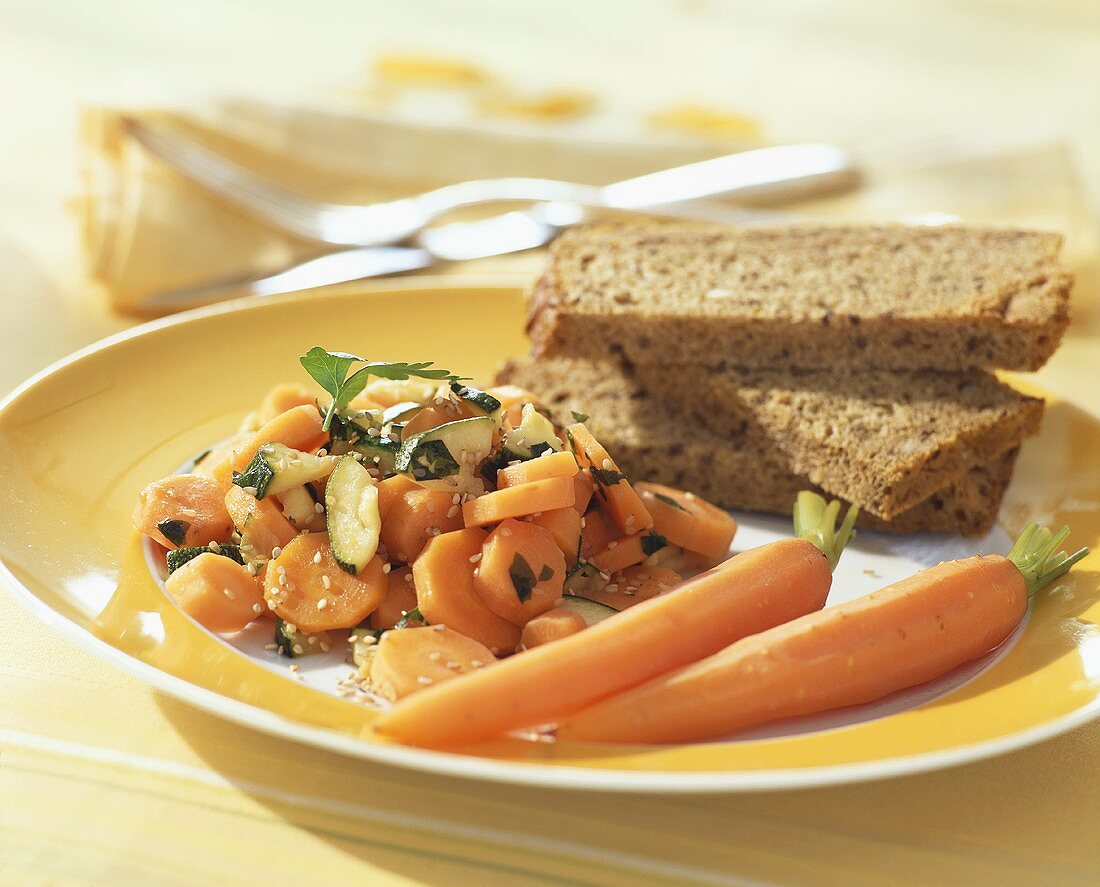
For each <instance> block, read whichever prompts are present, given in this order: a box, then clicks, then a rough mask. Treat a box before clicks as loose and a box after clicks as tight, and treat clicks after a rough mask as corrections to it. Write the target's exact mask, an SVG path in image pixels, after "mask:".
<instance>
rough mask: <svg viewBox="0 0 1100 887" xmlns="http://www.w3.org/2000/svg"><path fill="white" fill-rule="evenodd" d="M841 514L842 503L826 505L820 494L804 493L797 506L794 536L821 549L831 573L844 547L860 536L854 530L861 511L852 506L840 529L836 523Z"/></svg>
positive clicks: (797, 500)
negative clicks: (856, 536)
mask: <svg viewBox="0 0 1100 887" xmlns="http://www.w3.org/2000/svg"><path fill="white" fill-rule="evenodd" d="M839 514H840V502H839V501H838V500H836V499H834V500H833V501H832V502H828V503H826V501H825V499H824V498H823V497H821V496H819V495H818V494H817V493H813V492H811V491H809V490H803V491H802V492H800V493H799V494H798V498H797V499H796V500H795V503H794V532H795V535H796V536H798V538H799V539H805V540H806V541H807V542H810V543H812V544H813V545H815V546H817V548H818V549H820V551H821V552H822V554H824V555H825V557H827V558H828V559H829V569H830V570H835V569H836V565H837V561H839V560H840V555H841V553H843V551H844V547H845V546H846V545H847V544H848V543H849V542H851V541H852V540H853V539H854V538H855V535H856V532H855V530H854V529H853V528H854V526H855V522H856V517H857V516H858V515H859V509H858V508H856V506H854V505H849V506H848V512H847V514H845V515H844V520H843V522H842V523H841V524H840V528H839V529H837V526H836V519H837V516H838V515H839Z"/></svg>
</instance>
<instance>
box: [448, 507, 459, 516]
mask: <svg viewBox="0 0 1100 887" xmlns="http://www.w3.org/2000/svg"><path fill="white" fill-rule="evenodd" d="M456 514H458V506H457V505H452V506H451V507H450V508H448V509H447V517H454V516H455V515H456Z"/></svg>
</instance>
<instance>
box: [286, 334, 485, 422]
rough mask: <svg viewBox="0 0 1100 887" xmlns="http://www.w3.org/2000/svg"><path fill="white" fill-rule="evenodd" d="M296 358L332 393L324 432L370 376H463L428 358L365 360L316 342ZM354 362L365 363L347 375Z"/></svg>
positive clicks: (446, 378) (454, 379)
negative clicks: (326, 348)
mask: <svg viewBox="0 0 1100 887" xmlns="http://www.w3.org/2000/svg"><path fill="white" fill-rule="evenodd" d="M300 360H301V364H302V366H303V367H304V368H305V371H306V372H307V373H309V374H310V375H311V376H312V377H313V379H314V381H316V382H317V384H318V385H320V386H321V387H322V388H324V389H325V391H327V392H328V393H329V394H331V395H332V403H330V404H329V405H328V409H327V410H326V411H325V422H324V425H323V426H322V427H323V429H324V430H325V431H328V429H329V426H330V425H331V424H332V417H333V416H335V415H336V411H337V410H341V409H343V408H344V407H346V406H347V405H348V404H349V403H351V400H352V398H353V397H355V395H357V394H358V393H359V392H360V391H362V390H363V389H364V388H366V387H367V381H368V380H369V379H370V377H371V376H376V377H377V378H379V379H394V380H397V381H402V380H404V379H412V378H417V379H438V380H440V381H444V382H462V381H464V380H465V379H466V377H465V376H456V375H454V373H452V372H451V371H450V370H444V369H438V368H433V367H432V361H430V360H425V361H419V362H417V363H405V362H403V361H400V362H397V363H385V362H382V361H368V360H367V359H366V358H364V357H359V356H358V355H355V354H348V353H347V352H346V351H326V350H325V349H324V348H322V347H320V346H319V345H317V346H314V347H313V348H310V349H309V351H307V352H306V353H305V354H303V355H302V357H301V358H300ZM357 363H365V364H366V366H364V367H360V368H359V369H357V370H356V371H355V372H354V373H352V374H351V375H350V376H349V375H348V371H349V370H350V369H351V368H352V367H353V366H354V365H355V364H357Z"/></svg>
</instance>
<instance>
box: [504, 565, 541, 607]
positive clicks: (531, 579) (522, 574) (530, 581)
mask: <svg viewBox="0 0 1100 887" xmlns="http://www.w3.org/2000/svg"><path fill="white" fill-rule="evenodd" d="M508 575H509V576H510V577H511V578H512V587H513V588H514V589H515V590H516V597H518V598H519V601H520V603H521V604H522V603H526V602H527V601H529V600H530V599H531V592H533V591H534V590H535V586H536V585H538V584H539V583H538V580H537V579H536V578H535V571H534V570H532V569H531V565H530V564H529V563H527V561H526V560H525V559H524V557H523V555H521V554H517V555H516V556H515V557H513V558H512V566H511V567H510V568H509V570H508Z"/></svg>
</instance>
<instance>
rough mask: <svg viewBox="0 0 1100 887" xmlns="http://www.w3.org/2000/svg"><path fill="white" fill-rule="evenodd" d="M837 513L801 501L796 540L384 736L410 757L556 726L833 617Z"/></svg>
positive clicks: (409, 708) (429, 701)
mask: <svg viewBox="0 0 1100 887" xmlns="http://www.w3.org/2000/svg"><path fill="white" fill-rule="evenodd" d="M839 513H840V503H839V502H833V503H831V504H830V505H828V506H827V505H826V504H825V501H824V500H823V499H822V498H821V497H820V496H816V495H814V494H805V495H802V496H800V497H799V500H798V503H797V504H796V506H795V526H796V528H797V530H798V533H799V538H795V539H783V540H781V541H779V542H772V543H769V544H767V545H761V546H760V547H758V548H754V549H751V550H749V551H746V552H743V553H741V554H739V555H736V556H735V557H733V558H730V559H729V560H728V561H726V562H724V563H722V564H720V565H719V566H717V567H715V568H714V569H713V570H709V571H707V572H706V573H702V574H700V575H699V576H696V577H695V578H693V579H690V580H688V581H687V582H685V583H683V584H682V585H680V586H679V587H677V588H675V589H673V590H672V591H670V592H668V593H667V594H664V595H661V596H659V597H655V598H652V599H650V600H648V601H645V602H644V603H641V604H638V605H637V606H635V607H631V608H630V609H628V610H625V611H623V612H622V613H619V614H617V615H615V616H612V617H610V618H608V619H605V620H604V621H602V622H599V623H597V624H596V625H593V626H592V627H591V628H588V629H585V630H584V631H582V632H579V633H577V634H574V635H571V636H569V637H565V638H562V639H561V640H558V641H555V642H554V643H552V644H547V645H545V646H540V647H536V648H535V649H532V650H527V651H526V652H523V653H520V654H519V655H517V656H514V657H513V658H511V659H506V660H504V661H503V662H500V663H497V664H494V665H493V666H492V667H491V668H485V669H482V670H480V671H477V672H474V673H471V674H468V675H463V676H462V677H461V678H459V679H456V680H453V681H448V682H447V683H444V684H437V685H435V686H432V687H429V688H427V689H425V690H423V691H422V692H419V693H416V694H414V695H412V696H409V697H408V698H406V699H404V700H402V701H401V702H400V703H399V704H398V705H397V706H396V707H394V708H393V709H392V710H390V711H388V712H383V713H382V714H381V715H380V716H379V718H378V720H377V721H376V722H375V725H376V727H377V729H378V730H380V731H381V732H382V733H384V734H385V735H387V736H390V737H392V738H393V739H396V740H398V741H400V742H404V743H407V744H410V745H423V746H435V747H438V746H445V745H456V744H463V743H470V742H477V741H480V740H484V739H491V738H494V737H498V736H502V735H504V734H506V733H508V732H510V731H512V730H517V729H520V728H524V727H537V726H541V725H545V724H550V723H555V722H558V721H560V720H561V719H563V718H565V717H567V716H568V715H570V714H572V713H573V712H575V711H578V710H579V709H581V708H584V707H585V706H588V705H592V704H593V703H595V702H598V701H599V700H601V699H605V698H607V697H608V696H611V695H612V694H614V693H617V692H620V691H622V690H626V689H628V688H630V687H633V686H636V685H638V684H641V683H643V682H645V681H648V680H650V679H651V678H654V677H656V676H657V675H660V674H663V673H665V672H667V671H671V670H672V669H675V668H679V667H680V666H683V665H686V664H687V663H690V662H695V661H697V660H699V659H702V658H703V657H705V656H709V655H711V654H712V653H715V652H717V651H718V650H721V649H722V648H723V647H726V646H728V645H729V644H732V643H733V642H734V641H736V640H739V639H740V638H743V637H745V636H746V635H750V634H754V633H756V632H759V631H764V630H765V629H768V628H771V627H772V626H774V625H779V624H781V623H783V622H787V621H789V620H791V619H794V618H796V617H798V616H802V615H804V614H805V613H810V612H812V611H814V610H820V609H821V608H822V607H823V606H824V605H825V599H826V598H827V597H828V594H829V587H830V585H831V583H832V570H833V568H834V567H835V566H836V562H837V559H838V558H839V557H840V553H841V551H842V550H843V549H844V546H845V545H846V544H847V543H848V541H849V540H850V539H851V537H852V535H853V531H852V525H853V524H854V523H855V518H856V509H855V508H854V507H853V508H850V509H849V511H848V513H847V515H846V516H845V518H844V521H843V522H842V523H841V525H840V528H839V529H837V528H836V520H837V517H838V516H839Z"/></svg>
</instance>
